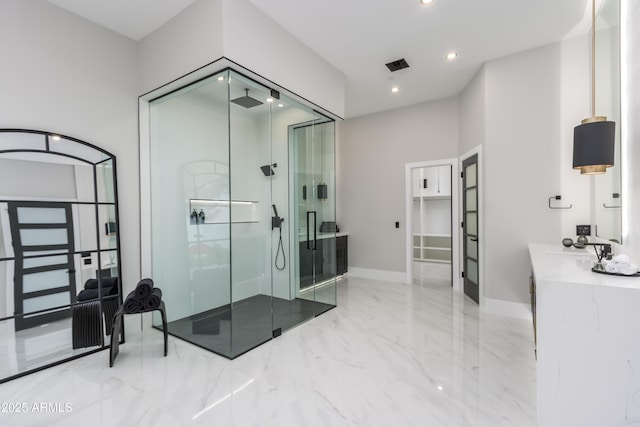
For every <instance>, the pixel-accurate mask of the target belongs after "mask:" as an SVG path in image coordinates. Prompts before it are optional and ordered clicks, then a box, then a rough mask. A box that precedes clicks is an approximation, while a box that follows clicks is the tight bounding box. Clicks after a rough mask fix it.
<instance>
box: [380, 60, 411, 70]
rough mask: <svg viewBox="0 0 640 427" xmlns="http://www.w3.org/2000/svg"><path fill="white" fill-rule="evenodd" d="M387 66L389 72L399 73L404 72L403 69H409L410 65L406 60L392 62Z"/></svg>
mask: <svg viewBox="0 0 640 427" xmlns="http://www.w3.org/2000/svg"><path fill="white" fill-rule="evenodd" d="M385 65H386V66H387V68H388V69H389V71H398V70H402V69H403V68H409V64H407V60H406V59H404V58H401V59H397V60H395V61H391V62H389V63H388V64H385Z"/></svg>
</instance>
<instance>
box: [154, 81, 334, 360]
mask: <svg viewBox="0 0 640 427" xmlns="http://www.w3.org/2000/svg"><path fill="white" fill-rule="evenodd" d="M150 125H151V126H150V129H151V130H150V165H151V232H152V237H151V239H152V243H151V250H152V254H151V260H152V272H153V280H154V282H155V284H156V286H158V287H160V288H161V289H162V291H163V300H164V301H165V302H166V307H167V317H168V319H167V320H168V329H169V333H170V334H172V335H174V336H176V337H179V338H182V339H184V340H186V341H189V342H191V343H193V344H195V345H198V346H200V347H203V348H205V349H208V350H210V351H213V352H215V353H217V354H220V355H222V356H225V357H227V358H231V359H233V358H235V357H237V356H239V355H241V354H243V353H245V352H247V351H249V350H251V349H252V348H254V347H256V346H258V345H260V344H262V343H264V342H266V341H268V340H270V339H272V338H273V337H276V336H278V335H280V334H281V333H282V332H283V331H285V330H287V329H289V328H292V327H294V326H296V325H298V324H300V323H301V322H304V321H306V320H308V319H311V318H313V317H314V316H317V315H318V314H321V313H323V312H325V311H327V310H329V309H331V308H333V307H335V305H336V281H335V277H336V274H335V272H336V260H335V231H334V228H332V227H331V224H335V122H334V121H333V120H332V119H330V118H328V117H326V116H324V115H322V114H320V113H318V112H316V111H314V110H313V109H311V108H309V107H308V106H305V105H303V104H302V103H300V102H298V101H296V100H295V99H294V98H293V97H292V96H287V95H285V94H284V93H280V92H278V91H276V90H272V89H271V88H269V87H265V86H263V85H261V84H259V83H257V82H256V81H254V80H252V79H250V78H248V77H246V76H244V75H242V74H240V73H238V72H235V71H233V70H231V69H225V70H223V71H221V72H219V73H217V74H215V75H211V76H209V77H207V78H205V79H202V80H200V81H198V82H195V83H193V84H191V85H189V86H186V87H183V88H181V89H178V90H176V91H173V92H171V93H169V94H167V95H164V96H162V97H160V98H158V99H155V100H153V101H151V103H150ZM158 324H159V319H155V318H154V325H158Z"/></svg>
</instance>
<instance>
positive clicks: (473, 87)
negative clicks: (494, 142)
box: [458, 65, 486, 154]
mask: <svg viewBox="0 0 640 427" xmlns="http://www.w3.org/2000/svg"><path fill="white" fill-rule="evenodd" d="M485 84H486V77H485V66H484V65H483V66H482V67H481V68H480V70H478V72H477V73H476V75H475V76H473V78H472V79H471V81H470V82H469V83H468V84H467V86H466V87H465V88H464V89H463V90H462V92H460V95H458V97H459V102H458V107H459V112H458V114H459V118H460V122H459V126H458V132H459V135H460V139H459V141H458V153H459V154H464V153H467V152H469V151H471V150H472V149H474V148H475V147H477V146H479V145H482V144H484V141H485V133H486V129H485V128H486V125H485V98H486V88H485Z"/></svg>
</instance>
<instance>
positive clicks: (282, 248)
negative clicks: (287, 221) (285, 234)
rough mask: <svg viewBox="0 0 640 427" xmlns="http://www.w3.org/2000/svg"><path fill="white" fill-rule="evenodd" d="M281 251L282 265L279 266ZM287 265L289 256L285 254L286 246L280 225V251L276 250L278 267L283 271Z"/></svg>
mask: <svg viewBox="0 0 640 427" xmlns="http://www.w3.org/2000/svg"><path fill="white" fill-rule="evenodd" d="M281 253H282V266H279V265H278V258H279V257H280V254H281ZM286 266H287V258H286V256H285V255H284V246H283V244H282V228H281V227H280V239H279V240H278V251H277V252H276V268H277V269H278V270H280V271H282V270H284V268H285V267H286Z"/></svg>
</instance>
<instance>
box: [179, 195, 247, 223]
mask: <svg viewBox="0 0 640 427" xmlns="http://www.w3.org/2000/svg"><path fill="white" fill-rule="evenodd" d="M251 222H259V218H258V202H255V201H248V200H209V199H190V200H189V224H191V225H197V224H228V223H233V224H236V223H251Z"/></svg>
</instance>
